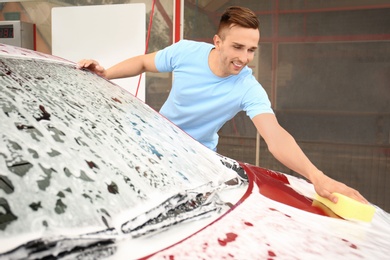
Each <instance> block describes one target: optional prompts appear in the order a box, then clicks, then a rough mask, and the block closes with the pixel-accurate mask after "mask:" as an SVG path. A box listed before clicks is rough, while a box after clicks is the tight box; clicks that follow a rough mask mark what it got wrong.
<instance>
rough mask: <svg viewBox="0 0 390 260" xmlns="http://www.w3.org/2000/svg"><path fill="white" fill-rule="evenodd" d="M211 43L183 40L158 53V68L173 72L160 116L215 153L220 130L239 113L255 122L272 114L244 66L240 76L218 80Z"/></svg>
mask: <svg viewBox="0 0 390 260" xmlns="http://www.w3.org/2000/svg"><path fill="white" fill-rule="evenodd" d="M213 48H214V46H213V45H212V44H209V43H204V42H195V41H189V40H181V41H179V42H178V43H175V44H173V45H171V46H169V47H166V48H165V49H163V50H160V51H158V52H157V54H156V57H155V64H156V68H157V70H158V71H160V72H173V79H174V80H173V84H172V89H171V91H170V93H169V96H168V99H167V100H166V101H165V103H164V105H163V106H162V107H161V110H160V113H161V114H162V115H164V116H165V117H166V118H168V119H169V120H170V121H172V122H173V123H174V124H176V125H177V126H178V127H180V128H181V129H182V130H184V131H185V132H187V133H188V134H189V135H190V136H192V137H193V138H194V139H196V140H198V141H199V142H201V143H202V144H204V145H205V146H207V147H208V148H210V149H212V150H214V151H215V150H216V147H217V144H218V131H219V129H220V128H221V127H222V126H223V125H224V124H225V123H226V122H227V121H228V120H230V119H232V118H233V117H234V116H235V115H236V114H237V113H238V112H240V111H242V110H243V111H246V114H247V115H248V116H249V117H250V118H251V119H252V118H253V117H254V116H256V115H258V114H262V113H273V110H272V108H271V103H270V101H269V99H268V96H267V93H266V92H265V90H264V89H263V87H262V86H261V85H260V83H259V82H258V81H257V80H256V79H255V77H253V75H252V70H251V69H250V68H248V67H247V66H245V67H244V68H243V69H242V71H241V72H240V73H239V74H238V75H230V76H228V77H224V78H221V77H218V76H216V75H215V74H214V73H213V72H212V71H211V70H210V67H209V65H208V57H209V54H210V51H211V50H212V49H213Z"/></svg>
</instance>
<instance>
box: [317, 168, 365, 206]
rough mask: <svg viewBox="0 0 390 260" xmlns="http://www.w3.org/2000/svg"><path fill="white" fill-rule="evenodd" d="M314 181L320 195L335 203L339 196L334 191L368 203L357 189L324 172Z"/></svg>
mask: <svg viewBox="0 0 390 260" xmlns="http://www.w3.org/2000/svg"><path fill="white" fill-rule="evenodd" d="M312 183H313V185H314V188H315V190H316V192H317V194H318V195H320V196H322V197H324V198H327V199H329V200H330V201H332V202H333V203H337V200H338V198H337V197H336V196H335V195H333V194H332V193H334V192H337V193H340V194H343V195H345V196H347V197H350V198H351V199H354V200H357V201H359V202H362V203H364V204H368V201H367V200H366V199H365V198H364V197H363V196H362V195H361V194H360V193H359V192H358V191H357V190H355V189H353V188H351V187H348V186H347V185H345V184H344V183H341V182H338V181H336V180H334V179H332V178H330V177H328V176H326V175H325V174H323V173H322V172H319V174H317V175H315V178H314V179H313V180H312Z"/></svg>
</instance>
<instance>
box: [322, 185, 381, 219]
mask: <svg viewBox="0 0 390 260" xmlns="http://www.w3.org/2000/svg"><path fill="white" fill-rule="evenodd" d="M333 195H336V196H337V197H338V202H337V203H333V202H332V201H330V200H328V199H326V198H324V197H321V196H320V195H318V194H316V197H315V199H316V200H318V201H319V202H321V203H323V204H324V205H325V206H327V207H328V208H330V209H331V210H332V211H333V212H334V213H336V214H337V215H339V216H340V217H342V218H344V219H349V220H360V221H365V222H371V220H372V218H373V217H374V213H375V207H373V206H372V205H369V204H364V203H361V202H359V201H357V200H354V199H351V198H349V197H347V196H345V195H342V194H340V193H336V192H335V193H333Z"/></svg>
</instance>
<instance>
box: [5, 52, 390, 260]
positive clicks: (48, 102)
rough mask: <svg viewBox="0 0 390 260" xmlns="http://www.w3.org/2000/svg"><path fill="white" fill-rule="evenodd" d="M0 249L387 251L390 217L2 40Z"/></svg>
mask: <svg viewBox="0 0 390 260" xmlns="http://www.w3.org/2000/svg"><path fill="white" fill-rule="evenodd" d="M0 121H1V126H0V136H1V138H0V258H4V259H24V258H28V259H41V258H58V259H89V258H90V259H99V258H104V259H106V258H107V259H274V258H281V259H313V258H326V259H329V258H331V257H334V258H345V259H355V258H359V259H360V258H373V259H383V258H386V257H388V256H389V255H390V244H389V241H390V215H389V214H388V213H387V212H385V211H383V210H382V209H380V208H379V207H376V206H375V207H376V213H375V216H374V218H373V220H372V222H370V223H365V222H359V221H352V220H346V219H342V218H341V217H339V216H337V215H335V214H334V213H332V212H331V211H330V210H329V209H327V208H326V207H324V206H323V205H321V204H318V203H315V202H316V201H315V200H314V199H313V198H314V195H315V192H314V188H313V186H312V184H310V183H308V182H307V181H305V180H303V179H299V178H296V177H293V176H290V175H287V174H284V173H280V172H275V171H272V170H268V169H264V168H261V167H256V166H253V165H250V164H247V163H244V162H238V161H236V160H233V159H231V158H227V157H225V156H222V155H220V154H218V153H215V152H214V151H211V150H209V149H207V148H206V147H204V146H203V145H202V144H200V143H198V142H197V141H195V140H194V139H193V138H191V137H190V136H189V135H187V134H186V133H184V132H183V131H182V130H180V129H179V128H178V127H176V126H175V125H174V124H172V123H171V122H170V121H168V120H167V119H166V118H164V117H163V116H162V115H160V114H159V113H158V112H156V111H154V110H153V109H152V108H150V107H149V106H148V105H146V104H145V103H143V102H142V101H141V100H139V99H137V98H136V97H134V96H133V95H131V94H130V93H128V92H127V91H126V90H124V89H122V88H120V87H118V86H116V85H115V84H112V83H111V82H109V81H108V80H106V79H104V78H101V77H99V76H97V75H95V74H93V73H91V72H89V71H86V70H80V69H77V68H76V67H75V64H74V63H72V62H69V61H66V60H64V59H61V58H59V57H54V56H50V55H45V54H42V53H38V52H34V51H30V50H26V49H22V48H17V47H12V46H7V45H0Z"/></svg>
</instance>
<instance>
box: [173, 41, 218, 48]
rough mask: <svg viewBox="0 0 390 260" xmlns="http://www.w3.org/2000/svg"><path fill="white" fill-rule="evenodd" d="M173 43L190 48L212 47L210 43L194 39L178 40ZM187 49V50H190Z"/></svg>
mask: <svg viewBox="0 0 390 260" xmlns="http://www.w3.org/2000/svg"><path fill="white" fill-rule="evenodd" d="M174 45H177V46H179V47H181V48H191V49H198V48H213V47H214V46H213V45H212V44H210V43H207V42H199V41H194V40H186V39H183V40H180V41H178V42H177V43H175V44H174ZM191 49H188V50H191Z"/></svg>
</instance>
